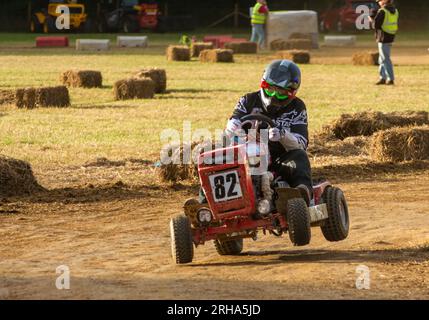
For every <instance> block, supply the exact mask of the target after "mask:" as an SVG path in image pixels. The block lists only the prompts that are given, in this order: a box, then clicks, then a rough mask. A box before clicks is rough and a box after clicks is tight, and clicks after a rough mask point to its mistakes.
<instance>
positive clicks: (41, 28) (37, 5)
mask: <svg viewBox="0 0 429 320" xmlns="http://www.w3.org/2000/svg"><path fill="white" fill-rule="evenodd" d="M75 2H76V1H52V0H51V1H43V2H41V1H30V3H29V10H28V12H29V20H30V21H29V24H30V31H31V32H34V33H41V32H43V33H51V32H59V31H88V30H87V29H88V28H89V27H88V26H89V19H88V15H87V14H86V13H85V6H84V5H83V4H78V3H75ZM61 6H63V7H64V6H65V7H68V9H69V12H70V29H69V30H58V28H57V27H56V20H57V18H58V17H59V16H61V15H62V14H63V13H62V12H63V11H61V8H58V7H61Z"/></svg>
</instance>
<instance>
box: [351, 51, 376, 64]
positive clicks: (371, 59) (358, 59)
mask: <svg viewBox="0 0 429 320" xmlns="http://www.w3.org/2000/svg"><path fill="white" fill-rule="evenodd" d="M378 57H379V53H378V52H375V51H374V52H357V53H355V54H354V55H353V57H352V62H353V64H354V65H356V66H377V65H378Z"/></svg>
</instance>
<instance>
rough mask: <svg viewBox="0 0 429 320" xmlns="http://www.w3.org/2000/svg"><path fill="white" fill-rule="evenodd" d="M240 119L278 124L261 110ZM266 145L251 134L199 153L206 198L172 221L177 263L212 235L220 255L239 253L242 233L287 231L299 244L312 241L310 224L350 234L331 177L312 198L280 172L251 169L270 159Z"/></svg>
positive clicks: (331, 233) (330, 236)
mask: <svg viewBox="0 0 429 320" xmlns="http://www.w3.org/2000/svg"><path fill="white" fill-rule="evenodd" d="M241 121H242V123H243V126H244V125H245V124H247V125H249V128H251V129H253V130H256V132H260V130H259V129H260V128H263V126H265V127H269V128H274V127H276V125H275V123H274V122H273V121H272V120H271V119H270V118H268V117H266V116H264V115H261V114H251V115H246V116H244V117H243V118H242V119H241ZM248 132H249V131H248ZM259 136H260V134H259ZM259 139H260V138H259ZM262 146H263V144H261V143H259V142H258V138H256V139H254V140H253V139H249V134H247V137H246V138H245V139H243V140H242V141H241V142H238V143H237V142H235V143H233V144H232V145H231V146H229V147H226V148H220V149H216V150H212V151H208V152H203V153H201V154H200V155H199V158H198V175H199V180H200V183H201V188H202V192H203V194H204V197H203V200H200V201H199V200H197V199H189V200H187V201H186V202H185V204H184V214H179V215H177V216H175V217H173V218H172V219H171V221H170V234H171V249H172V256H173V260H174V261H175V263H176V264H184V263H190V262H192V260H193V257H194V246H195V247H198V246H199V245H203V244H204V243H205V242H207V241H210V240H213V241H214V245H215V248H216V250H217V252H218V253H219V254H220V255H238V254H240V253H241V251H242V250H243V239H244V238H251V239H253V240H256V239H257V233H258V232H259V231H262V232H263V233H264V234H266V233H267V232H268V233H269V234H272V235H274V236H277V237H280V236H282V234H284V233H286V232H287V233H288V234H289V238H290V240H291V242H292V243H293V244H294V245H295V246H304V245H307V244H309V243H310V239H311V227H320V228H321V230H322V233H323V235H324V237H325V239H326V240H328V241H341V240H344V239H345V238H347V236H348V232H349V212H348V207H347V202H346V199H345V197H344V194H343V192H342V191H341V190H340V189H339V188H337V187H334V186H332V185H331V183H330V182H329V181H320V182H318V183H317V184H315V185H314V186H313V193H314V197H313V199H312V200H310V201H309V199H308V198H307V199H306V198H305V195H304V194H303V192H301V191H300V190H299V189H298V188H291V187H290V186H289V185H288V183H287V182H286V181H284V180H283V179H282V177H281V176H279V175H278V174H277V173H276V172H270V171H267V170H264V171H261V172H259V173H258V174H252V172H253V173H255V172H257V171H255V170H252V169H254V168H256V167H258V166H260V165H261V163H262V162H263V161H267V163H269V162H270V161H271V160H270V155H269V151H268V150H267V149H268V148H265V149H264V148H263V147H262ZM264 159H266V160H264Z"/></svg>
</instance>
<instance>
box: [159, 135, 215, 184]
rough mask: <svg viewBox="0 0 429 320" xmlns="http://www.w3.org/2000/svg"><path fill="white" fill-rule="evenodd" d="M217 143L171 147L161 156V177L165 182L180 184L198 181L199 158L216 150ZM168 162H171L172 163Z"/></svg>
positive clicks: (186, 144) (194, 143) (203, 142)
mask: <svg viewBox="0 0 429 320" xmlns="http://www.w3.org/2000/svg"><path fill="white" fill-rule="evenodd" d="M216 147H217V146H216V144H215V142H212V141H208V140H206V141H198V142H195V141H194V142H192V143H191V144H189V143H184V144H183V145H171V146H169V147H168V148H167V150H163V151H162V152H161V154H163V156H162V157H161V166H160V167H159V176H160V178H161V180H162V181H164V182H178V181H184V180H191V181H196V180H198V157H199V155H200V154H201V153H203V152H205V151H209V150H215V148H216ZM168 160H171V161H170V162H169V161H168Z"/></svg>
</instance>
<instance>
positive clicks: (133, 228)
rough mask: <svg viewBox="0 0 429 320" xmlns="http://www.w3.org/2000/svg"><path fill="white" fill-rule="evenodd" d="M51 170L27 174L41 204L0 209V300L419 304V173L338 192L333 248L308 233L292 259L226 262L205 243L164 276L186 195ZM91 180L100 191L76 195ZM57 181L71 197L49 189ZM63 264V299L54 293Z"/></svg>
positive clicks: (424, 242)
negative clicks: (339, 222)
mask: <svg viewBox="0 0 429 320" xmlns="http://www.w3.org/2000/svg"><path fill="white" fill-rule="evenodd" d="M139 165H140V166H141V168H142V171H141V174H142V175H143V176H145V174H146V175H147V174H149V173H148V169H145V168H147V167H146V165H145V164H144V162H142V163H141V164H139ZM424 168H426V169H424ZM55 170H58V171H46V172H43V173H42V171H37V170H36V174H38V175H39V179H40V180H41V182H42V184H43V185H45V186H47V187H49V188H50V189H51V191H50V192H48V193H47V194H41V195H39V196H35V197H28V198H21V199H8V200H0V201H2V202H0V225H1V229H0V230H1V231H0V233H1V234H0V237H1V239H2V241H1V243H2V246H1V248H0V261H1V262H0V299H5V298H6V299H7V298H12V299H15V298H18V299H21V298H32V299H33V298H37V299H39V298H42V299H44V298H66V299H76V298H83V299H86V298H92V299H95V298H107V299H110V298H114V299H116V298H130V299H134V298H138V299H147V298H152V299H156V298H166V299H188V298H193V299H195V298H196V299H199V298H209V299H215V298H216V299H221V298H224V299H229V298H235V299H299V298H309V299H331V298H359V299H364V298H365V299H366V298H370V299H371V298H407V299H408V298H417V299H423V298H425V299H428V298H429V248H428V243H429V227H428V225H429V211H428V201H427V192H428V183H429V175H428V173H429V170H428V166H427V163H424V165H423V166H422V167H421V168H420V169H418V170H416V171H413V170H409V171H407V170H406V168H405V169H404V170H403V172H396V173H395V174H392V173H383V172H382V170H379V171H380V172H379V173H378V176H377V177H375V176H374V180H373V179H371V177H370V176H367V177H366V178H365V179H362V178H360V177H354V178H352V177H349V178H348V179H344V181H349V182H347V183H338V185H339V186H340V187H341V188H343V190H344V191H345V193H346V196H347V198H348V201H349V207H350V212H351V232H350V236H349V238H348V239H347V240H346V241H344V242H341V243H328V242H326V241H325V240H324V239H323V236H322V235H321V232H320V231H319V230H318V229H313V230H314V231H313V239H312V244H311V245H310V246H306V247H302V248H296V247H292V246H291V244H290V242H289V239H288V237H287V236H286V237H282V238H279V239H277V238H273V237H271V236H270V237H269V236H261V238H260V239H259V240H258V241H257V242H253V241H252V240H246V241H245V250H244V253H243V254H242V255H240V256H237V257H220V256H218V255H217V253H216V251H215V249H214V247H213V246H212V244H211V243H208V244H206V245H205V246H203V247H199V248H198V249H197V250H196V255H195V260H194V263H192V264H190V265H184V266H175V265H173V264H172V261H171V258H170V242H169V232H168V222H169V218H170V216H171V215H173V214H175V213H177V212H178V211H180V207H181V205H182V203H183V200H184V199H186V198H187V197H189V196H190V195H191V194H192V193H193V191H194V189H195V187H192V186H176V187H175V188H173V187H167V186H165V187H156V186H155V184H153V186H151V185H149V186H148V185H146V186H138V185H134V186H131V187H129V186H127V185H124V184H122V183H116V184H115V183H112V182H110V183H108V182H105V181H109V179H110V181H112V179H114V178H113V177H114V176H115V174H117V173H115V172H117V171H118V170H119V169H118V167H112V168H106V167H100V168H93V169H88V170H89V172H88V170H86V171H85V174H86V175H85V177H86V178H82V176H80V175H79V173H81V172H82V169H76V168H74V169H73V168H72V169H70V170H71V171H70V172H67V171H66V170H65V169H61V170H60V169H55ZM91 170H92V171H91ZM145 170H146V171H145ZM59 171H61V172H62V173H63V175H61V174H60V173H59ZM97 172H98V173H101V174H103V175H104V176H103V178H100V177H98V180H99V181H102V182H101V183H100V184H99V185H91V184H84V182H85V179H90V178H91V175H96V173H97ZM64 173H68V174H64ZM109 174H110V175H111V177H109ZM73 175H74V176H76V177H77V178H76V179H71V177H72V176H73ZM59 176H63V177H64V178H63V179H64V181H65V180H66V179H68V180H67V181H69V182H68V183H69V184H70V183H71V182H70V181H74V183H75V184H76V186H71V185H70V187H69V188H66V189H59V186H60V185H63V184H64V181H59V180H57V179H54V177H59ZM122 176H125V174H124V173H123V174H122ZM63 264H64V265H68V266H69V267H70V271H71V290H69V291H60V290H57V289H56V288H55V279H56V277H57V276H58V275H57V274H56V273H55V269H56V267H57V266H59V265H63ZM360 264H364V265H366V266H368V267H369V268H370V272H371V289H370V290H357V289H356V288H355V280H356V276H357V275H356V267H357V266H358V265H360Z"/></svg>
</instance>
